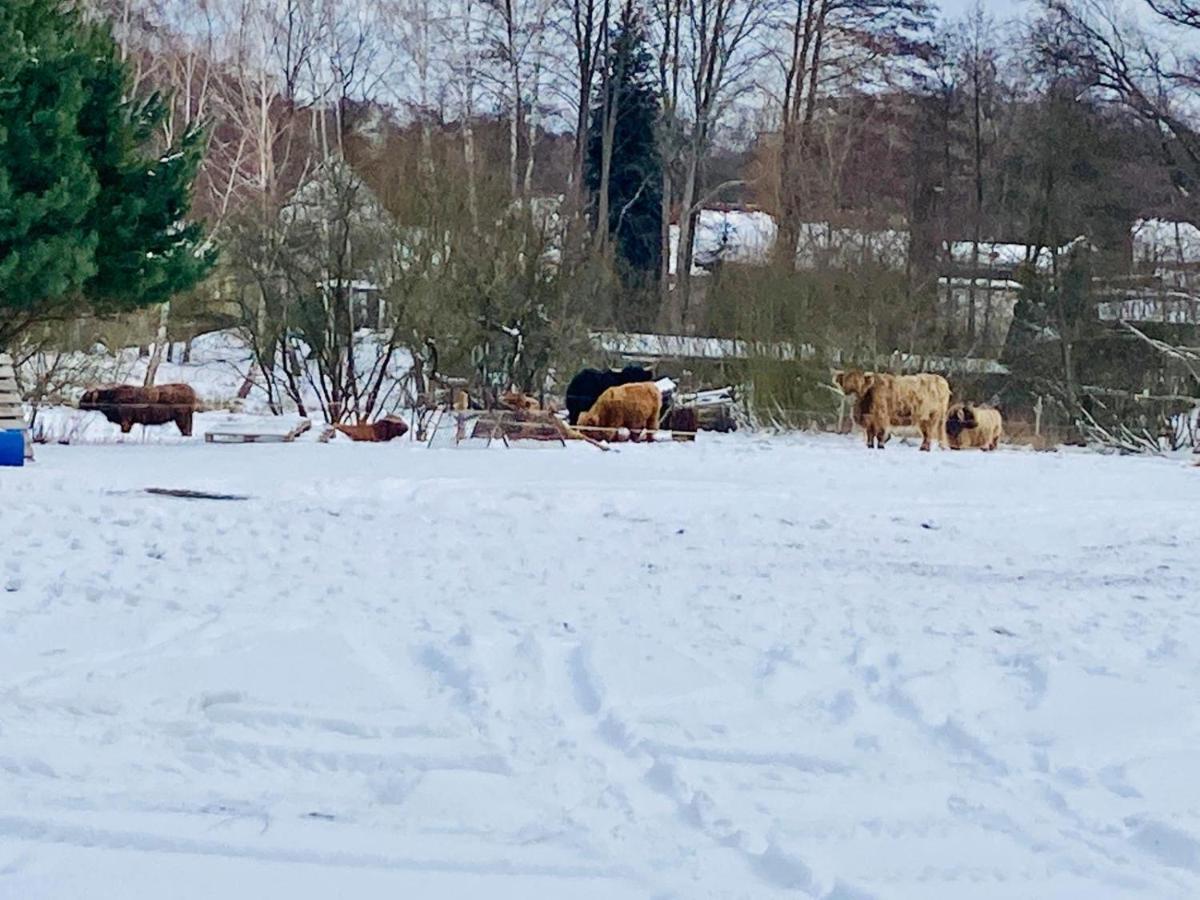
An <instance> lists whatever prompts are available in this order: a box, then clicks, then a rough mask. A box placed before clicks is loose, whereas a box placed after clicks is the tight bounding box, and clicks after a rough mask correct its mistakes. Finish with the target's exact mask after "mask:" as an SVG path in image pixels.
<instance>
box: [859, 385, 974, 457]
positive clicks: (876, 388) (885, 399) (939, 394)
mask: <svg viewBox="0 0 1200 900" xmlns="http://www.w3.org/2000/svg"><path fill="white" fill-rule="evenodd" d="M835 380H836V381H837V384H838V386H839V387H841V388H842V390H843V391H845V392H846V393H848V394H849V393H856V394H857V395H858V397H859V399H858V402H857V403H856V404H855V414H854V418H855V421H856V422H857V423H858V424H860V425H862V426H863V428H864V429H867V427H868V424H869V425H870V429H869V430H868V434H867V446H868V447H882V446H883V444H885V443H887V440H888V437H889V436H890V435H889V433H888V432H889V429H890V428H891V427H900V426H912V427H915V428H917V429H919V430H920V432H921V449H922V450H929V449H930V447H931V445H932V443H933V441H935V440H936V441H937V442H938V443H939V444H940V445H942V446H946V445H947V441H946V432H945V426H946V411H947V409H948V408H949V406H950V384H949V383H948V382H947V381H946V379H945V378H943V377H942V376H941V375H931V374H928V373H924V374H921V375H884V374H879V373H864V372H853V371H852V372H839V373H838V374H837V376H835ZM868 420H869V421H868Z"/></svg>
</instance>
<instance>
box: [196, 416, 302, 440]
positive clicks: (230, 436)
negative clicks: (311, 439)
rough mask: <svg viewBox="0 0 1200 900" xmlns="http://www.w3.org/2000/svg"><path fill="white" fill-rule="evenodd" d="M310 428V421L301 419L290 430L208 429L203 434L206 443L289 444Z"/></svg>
mask: <svg viewBox="0 0 1200 900" xmlns="http://www.w3.org/2000/svg"><path fill="white" fill-rule="evenodd" d="M310 428H312V422H311V421H309V420H308V419H301V420H300V421H299V422H298V423H297V424H296V427H295V428H293V429H291V430H290V431H286V432H285V431H266V432H263V431H249V430H245V431H240V430H239V431H234V430H228V431H220V430H218V431H209V432H207V433H206V434H205V435H204V442H205V443H206V444H290V443H291V442H292V441H294V440H295V439H296V438H298V437H300V435H302V434H304V432H306V431H308V430H309V429H310Z"/></svg>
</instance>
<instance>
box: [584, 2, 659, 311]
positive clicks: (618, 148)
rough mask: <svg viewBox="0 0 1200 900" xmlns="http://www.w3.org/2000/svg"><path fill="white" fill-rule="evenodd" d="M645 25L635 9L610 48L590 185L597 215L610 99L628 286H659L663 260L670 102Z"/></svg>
mask: <svg viewBox="0 0 1200 900" xmlns="http://www.w3.org/2000/svg"><path fill="white" fill-rule="evenodd" d="M653 67H654V62H653V57H652V56H651V53H650V50H649V47H648V46H647V34H646V26H645V22H644V21H643V19H642V16H641V15H640V14H639V13H638V12H637V11H636V10H635V9H634V7H633V4H632V3H627V4H626V6H625V10H624V13H623V14H622V17H621V22H620V24H619V26H618V27H617V29H616V30H615V31H614V33H613V36H612V39H611V41H610V44H609V59H608V60H607V63H606V65H605V67H604V69H605V71H606V72H607V77H606V78H605V79H604V82H603V83H602V84H601V85H600V89H599V91H598V92H597V97H596V100H595V105H594V106H593V108H592V115H591V123H590V127H589V130H588V159H587V162H588V165H587V184H588V189H589V191H590V192H591V195H592V200H593V209H597V208H598V204H597V203H596V200H597V198H598V194H599V191H600V182H601V165H602V161H603V135H604V118H605V109H606V100H607V101H608V102H609V103H612V104H615V109H616V127H615V130H614V136H613V146H612V164H611V169H610V174H609V188H608V221H607V222H606V223H598V222H597V223H594V224H595V227H597V228H599V227H607V228H608V231H609V234H610V236H611V237H612V238H613V240H614V242H615V244H616V247H617V252H618V256H619V257H620V259H621V261H622V263H623V265H622V274H623V276H624V278H625V281H626V285H627V286H630V287H637V286H647V285H649V284H650V283H651V282H653V281H655V280H657V278H658V275H659V265H660V262H661V259H662V246H661V224H662V158H661V156H660V154H659V149H658V140H657V129H658V125H659V118H660V116H661V112H662V102H661V98H660V97H659V94H658V88H657V86H656V82H655V77H654V68H653Z"/></svg>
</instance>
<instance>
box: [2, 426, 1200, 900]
mask: <svg viewBox="0 0 1200 900" xmlns="http://www.w3.org/2000/svg"><path fill="white" fill-rule="evenodd" d="M147 487H160V488H193V489H208V490H219V491H223V492H228V493H233V494H241V495H245V496H246V497H248V499H245V500H232V501H198V500H183V499H176V498H171V497H159V496H152V495H148V494H146V493H144V492H143V489H144V488H147ZM1198 498H1200V470H1197V469H1195V468H1192V467H1189V466H1186V465H1185V464H1183V463H1181V462H1179V461H1174V462H1172V461H1164V460H1154V459H1125V458H1116V457H1106V456H1100V455H1096V454H1091V453H1060V454H1036V453H1032V452H1020V451H1016V450H1007V451H1001V452H998V453H993V454H978V453H973V454H972V453H962V454H955V453H948V452H941V453H939V452H935V453H932V454H918V453H917V452H916V451H915V450H914V449H913V448H912V447H898V446H894V445H893V446H891V447H889V448H888V450H887V451H885V452H882V453H869V452H867V451H866V450H865V449H863V448H862V447H861V445H860V443H859V442H858V441H857V440H855V439H850V438H839V437H824V438H790V439H779V438H774V439H768V438H763V437H755V436H749V435H738V436H730V437H713V436H709V435H702V436H701V440H700V441H698V442H697V443H696V444H694V445H681V444H661V445H657V446H633V445H624V446H622V447H620V449H619V452H614V453H601V452H598V451H597V450H595V449H594V448H591V447H588V446H585V445H573V446H570V447H568V448H566V449H563V448H561V447H557V446H553V445H546V446H540V445H539V446H536V447H530V448H529V449H513V450H504V449H501V448H493V449H491V450H487V451H477V450H468V449H459V450H453V449H445V450H429V449H425V448H422V447H420V446H417V445H414V444H412V443H408V442H396V443H393V444H386V445H363V444H351V443H339V442H334V443H332V444H329V445H321V444H317V443H311V442H310V443H297V444H292V445H249V446H214V445H205V444H203V443H202V442H200V441H198V440H193V441H188V442H179V443H171V444H169V445H162V444H160V445H154V444H142V443H139V442H136V441H132V442H129V443H126V444H123V445H108V446H72V447H59V446H46V447H39V448H38V460H37V462H36V463H35V464H34V465H32V466H29V467H27V468H25V469H19V470H0V589H2V591H0V597H2V598H3V605H2V606H0V897H3V898H6V900H7V898H20V900H39V898H54V900H59V898H63V900H66V898H70V900H75V898H87V900H102V898H112V900H142V898H146V900H161V898H168V897H169V898H172V900H178V898H197V900H200V898H203V900H211V898H217V897H219V898H222V900H241V898H254V900H261V898H268V897H270V898H276V897H278V898H287V900H307V898H322V900H324V898H330V897H348V898H355V900H367V898H385V897H386V898H397V897H421V898H489V900H497V898H499V900H504V898H520V900H528V898H533V897H554V898H560V897H561V898H572V900H574V898H606V900H607V898H668V897H671V898H680V900H693V898H741V897H754V898H758V897H784V896H799V897H821V898H828V900H835V898H836V900H861V898H869V897H871V898H879V900H885V898H897V900H899V898H909V900H942V898H944V900H987V898H1013V900H1017V898H1020V900H1028V898H1038V900H1046V898H1053V900H1063V898H1081V900H1106V898H1135V897H1136V898H1154V900H1164V898H1184V897H1196V896H1197V895H1200V703H1198V702H1197V697H1198V689H1200V652H1198V648H1200V555H1198V554H1197V552H1196V548H1197V547H1198V546H1200V516H1198V515H1197V509H1198V505H1197V500H1198Z"/></svg>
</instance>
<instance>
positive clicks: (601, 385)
mask: <svg viewBox="0 0 1200 900" xmlns="http://www.w3.org/2000/svg"><path fill="white" fill-rule="evenodd" d="M653 380H654V373H653V372H651V371H650V370H648V369H643V368H642V367H641V366H626V367H625V368H623V369H621V370H620V371H614V370H611V369H610V370H607V371H601V370H600V369H584V370H583V371H582V372H580V373H579V374H578V375H576V376H575V377H574V378H572V379H571V383H570V384H568V385H567V421H568V422H570V423H571V424H572V425H578V424H579V417H580V415H582V414H583V413H585V412H587V411H588V410H589V409H591V408H592V407H593V406H595V404H596V401H597V400H599V399H600V395H601V394H603V393H604V392H605V391H607V390H608V389H609V388H613V387H618V386H620V385H623V384H634V383H637V382H643V381H653ZM660 405H661V401H660Z"/></svg>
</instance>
